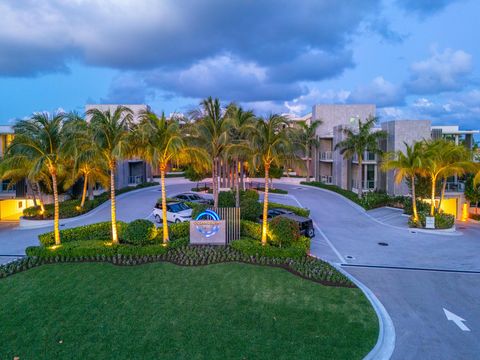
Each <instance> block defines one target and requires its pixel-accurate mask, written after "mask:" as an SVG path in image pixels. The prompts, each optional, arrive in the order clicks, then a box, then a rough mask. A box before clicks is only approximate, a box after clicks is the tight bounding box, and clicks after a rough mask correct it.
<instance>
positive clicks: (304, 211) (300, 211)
mask: <svg viewBox="0 0 480 360" xmlns="http://www.w3.org/2000/svg"><path fill="white" fill-rule="evenodd" d="M262 205H263V204H262ZM268 208H269V209H275V208H277V209H285V210H290V211H291V212H293V213H294V214H297V215H298V216H303V217H309V216H310V209H306V208H301V207H297V206H292V205H284V204H279V203H274V202H268Z"/></svg>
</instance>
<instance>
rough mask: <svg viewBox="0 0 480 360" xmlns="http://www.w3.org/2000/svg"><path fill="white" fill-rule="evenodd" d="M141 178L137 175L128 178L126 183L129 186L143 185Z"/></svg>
mask: <svg viewBox="0 0 480 360" xmlns="http://www.w3.org/2000/svg"><path fill="white" fill-rule="evenodd" d="M143 182H144V181H143V176H142V175H137V176H129V177H128V183H129V184H136V185H138V184H141V183H143Z"/></svg>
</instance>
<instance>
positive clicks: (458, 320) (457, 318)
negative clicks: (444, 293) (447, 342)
mask: <svg viewBox="0 0 480 360" xmlns="http://www.w3.org/2000/svg"><path fill="white" fill-rule="evenodd" d="M443 312H444V313H445V316H446V317H447V320H449V321H453V322H454V323H455V325H457V326H458V327H459V328H460V330H462V331H470V329H469V328H468V326H467V325H465V324H464V323H463V322H464V321H467V320H465V319H463V318H461V317H460V316H458V315H455V314H454V313H452V312H451V311H448V310H447V309H445V308H443Z"/></svg>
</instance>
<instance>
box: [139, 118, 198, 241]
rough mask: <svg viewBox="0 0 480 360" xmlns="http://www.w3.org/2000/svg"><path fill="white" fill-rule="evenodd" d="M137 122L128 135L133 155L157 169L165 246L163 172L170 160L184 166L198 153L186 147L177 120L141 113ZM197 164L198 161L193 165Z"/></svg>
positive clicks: (165, 213) (165, 203)
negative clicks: (136, 125)
mask: <svg viewBox="0 0 480 360" xmlns="http://www.w3.org/2000/svg"><path fill="white" fill-rule="evenodd" d="M141 117H142V118H141V121H140V124H139V125H138V127H136V129H135V131H134V132H133V135H132V143H133V144H134V147H135V149H136V152H137V154H138V155H140V157H142V158H143V159H144V160H145V161H146V162H147V163H148V164H150V166H151V167H152V168H157V169H158V168H159V169H160V177H161V186H162V220H163V226H162V228H163V243H164V244H166V243H168V240H169V237H168V224H167V192H166V188H165V172H166V170H167V167H168V165H169V164H171V162H172V161H175V162H177V163H185V162H186V160H187V159H189V160H192V159H194V156H195V155H197V154H199V151H198V149H193V148H187V146H186V144H185V142H184V141H183V134H182V132H181V129H180V125H179V123H178V121H177V120H176V119H175V118H174V117H173V118H171V119H170V120H167V119H166V118H165V115H164V114H162V116H161V117H158V116H157V115H156V114H154V113H152V112H144V113H142V115H141ZM195 163H199V162H195Z"/></svg>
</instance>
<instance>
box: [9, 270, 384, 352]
mask: <svg viewBox="0 0 480 360" xmlns="http://www.w3.org/2000/svg"><path fill="white" fill-rule="evenodd" d="M0 294H1V295H0V301H1V303H2V311H1V312H0V333H1V334H2V341H1V342H0V358H1V359H11V358H13V357H14V356H19V357H20V359H231V358H234V359H294V358H297V359H349V360H350V359H361V358H363V357H364V356H365V355H366V354H367V353H368V351H369V350H370V349H371V348H372V347H373V346H374V344H375V342H376V339H377V335H378V325H377V320H376V316H375V314H374V312H373V310H372V308H371V307H370V305H369V303H368V301H367V300H366V299H365V297H364V296H363V295H362V293H361V292H360V290H358V289H349V288H335V287H326V286H322V285H319V284H317V283H314V282H311V281H306V280H303V279H301V278H299V277H296V276H294V275H292V274H290V273H288V272H286V271H284V270H282V269H278V268H270V267H262V266H252V265H245V264H218V265H209V266H204V267H179V266H176V265H172V264H167V263H154V264H148V265H142V266H135V267H119V266H113V265H110V264H98V263H81V264H55V265H45V266H41V267H38V268H34V269H31V270H29V271H26V272H22V273H19V274H16V275H15V276H11V277H8V278H5V279H2V280H0Z"/></svg>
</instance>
